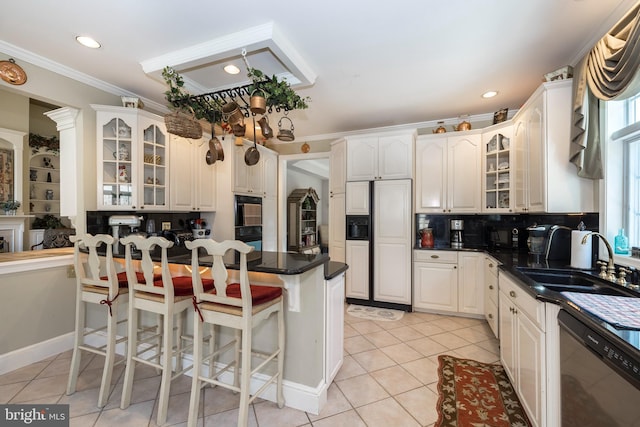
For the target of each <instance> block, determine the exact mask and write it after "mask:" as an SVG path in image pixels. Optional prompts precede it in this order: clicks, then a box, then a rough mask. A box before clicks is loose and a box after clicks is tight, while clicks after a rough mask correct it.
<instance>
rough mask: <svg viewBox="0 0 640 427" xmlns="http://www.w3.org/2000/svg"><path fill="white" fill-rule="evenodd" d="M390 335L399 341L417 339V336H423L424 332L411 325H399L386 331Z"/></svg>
mask: <svg viewBox="0 0 640 427" xmlns="http://www.w3.org/2000/svg"><path fill="white" fill-rule="evenodd" d="M388 332H389V333H390V334H391V335H393V336H394V337H396V338H398V339H399V340H400V341H410V340H417V339H418V338H424V334H422V333H421V332H418V330H416V329H415V328H412V327H411V326H406V325H405V326H401V327H399V328H396V329H391V330H389V331H388Z"/></svg>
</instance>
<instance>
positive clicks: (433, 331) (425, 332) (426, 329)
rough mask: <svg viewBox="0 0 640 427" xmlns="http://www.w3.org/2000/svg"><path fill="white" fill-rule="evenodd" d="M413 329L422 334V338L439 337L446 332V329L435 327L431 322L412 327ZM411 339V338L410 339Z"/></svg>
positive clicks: (416, 324)
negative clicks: (438, 335)
mask: <svg viewBox="0 0 640 427" xmlns="http://www.w3.org/2000/svg"><path fill="white" fill-rule="evenodd" d="M411 328H413V329H414V330H416V331H417V332H419V333H420V334H422V336H425V337H428V336H430V335H437V334H441V333H443V332H444V329H442V328H441V327H439V326H438V325H434V324H433V323H431V322H421V323H415V324H413V325H411ZM410 339H411V338H410Z"/></svg>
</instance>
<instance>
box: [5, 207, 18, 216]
mask: <svg viewBox="0 0 640 427" xmlns="http://www.w3.org/2000/svg"><path fill="white" fill-rule="evenodd" d="M17 211H18V210H17V209H7V210H5V211H4V214H5V215H9V216H15V215H16V212H17Z"/></svg>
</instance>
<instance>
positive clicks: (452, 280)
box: [413, 262, 458, 312]
mask: <svg viewBox="0 0 640 427" xmlns="http://www.w3.org/2000/svg"><path fill="white" fill-rule="evenodd" d="M413 307H414V308H423V309H428V310H439V311H450V312H455V311H457V310H458V268H457V265H456V264H447V263H436V262H416V263H414V267H413Z"/></svg>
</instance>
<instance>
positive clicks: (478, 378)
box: [435, 355, 531, 427]
mask: <svg viewBox="0 0 640 427" xmlns="http://www.w3.org/2000/svg"><path fill="white" fill-rule="evenodd" d="M438 362H439V364H440V366H439V369H438V377H439V380H438V393H439V395H440V396H439V399H438V407H437V409H438V422H437V423H436V424H435V427H449V426H450V427H453V426H455V427H485V426H486V427H488V426H491V427H502V426H504V427H528V426H531V423H530V422H529V419H528V418H527V415H526V414H525V412H524V409H523V408H522V406H521V405H520V401H519V400H518V397H517V396H516V393H515V391H514V390H513V387H512V386H511V383H510V382H509V378H508V377H507V374H506V373H505V371H504V368H503V367H502V365H499V364H497V365H491V364H487V363H481V362H476V361H475V360H469V359H458V358H456V357H453V356H447V355H442V356H439V357H438Z"/></svg>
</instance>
